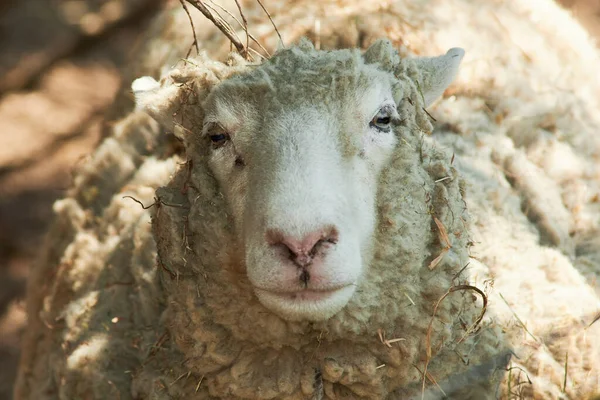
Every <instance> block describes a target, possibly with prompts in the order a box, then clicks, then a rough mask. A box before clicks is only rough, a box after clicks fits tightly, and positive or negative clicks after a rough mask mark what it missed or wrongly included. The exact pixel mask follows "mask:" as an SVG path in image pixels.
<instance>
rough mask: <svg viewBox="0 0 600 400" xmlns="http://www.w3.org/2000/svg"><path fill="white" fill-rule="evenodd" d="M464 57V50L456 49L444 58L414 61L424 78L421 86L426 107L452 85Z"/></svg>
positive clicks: (420, 58)
mask: <svg viewBox="0 0 600 400" xmlns="http://www.w3.org/2000/svg"><path fill="white" fill-rule="evenodd" d="M464 55H465V51H464V50H463V49H461V48H458V47H455V48H453V49H450V50H448V52H447V53H446V54H445V55H443V56H439V57H419V58H416V59H414V61H415V64H416V66H417V68H418V69H419V71H420V72H421V76H422V79H421V81H420V82H419V86H420V89H421V93H422V94H423V97H424V100H425V107H427V106H429V105H430V104H431V103H433V102H434V100H436V99H437V98H438V97H440V96H441V95H442V93H444V90H446V88H447V87H448V86H449V85H450V84H451V83H452V81H453V80H454V78H455V77H456V73H457V72H458V66H459V65H460V62H461V61H462V59H463V57H464Z"/></svg>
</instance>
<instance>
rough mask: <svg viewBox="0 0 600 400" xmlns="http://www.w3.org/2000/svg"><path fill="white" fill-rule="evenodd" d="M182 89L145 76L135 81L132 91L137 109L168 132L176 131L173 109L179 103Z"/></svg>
mask: <svg viewBox="0 0 600 400" xmlns="http://www.w3.org/2000/svg"><path fill="white" fill-rule="evenodd" d="M180 89H181V88H180V87H179V86H178V85H173V84H168V83H167V84H165V81H164V80H163V82H162V85H161V83H159V82H157V81H156V80H155V79H154V78H152V77H150V76H143V77H141V78H138V79H136V80H134V81H133V83H132V84H131V90H132V91H133V95H134V97H135V109H136V110H138V111H143V112H145V113H146V114H148V115H150V116H151V117H152V118H153V119H155V120H156V121H157V122H158V123H159V124H160V125H162V126H163V127H165V128H166V129H167V130H168V131H171V132H174V131H175V124H174V120H173V109H174V105H175V104H176V103H179V101H178V97H179V96H180Z"/></svg>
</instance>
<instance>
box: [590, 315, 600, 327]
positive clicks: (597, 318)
mask: <svg viewBox="0 0 600 400" xmlns="http://www.w3.org/2000/svg"><path fill="white" fill-rule="evenodd" d="M597 321H600V313H598V315H596V317H595V318H594V320H593V321H592V322H590V324H589V325H588V326H587V327H588V328H589V327H590V326H592V325H594V324H595V323H596V322H597Z"/></svg>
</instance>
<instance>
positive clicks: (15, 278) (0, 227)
mask: <svg viewBox="0 0 600 400" xmlns="http://www.w3.org/2000/svg"><path fill="white" fill-rule="evenodd" d="M166 1H170V2H177V1H178V0H0V400H9V399H11V397H12V396H11V392H12V384H13V380H14V378H15V374H16V368H17V362H18V359H19V338H20V335H21V332H22V331H23V329H24V327H25V324H26V315H25V306H24V301H23V299H24V294H25V287H26V279H27V274H28V269H29V266H30V264H31V262H32V261H33V260H34V259H35V257H36V254H37V251H38V249H39V248H40V247H41V244H42V241H43V234H44V231H45V229H46V227H47V226H48V223H49V222H50V221H51V218H52V203H53V202H54V201H55V200H56V199H58V198H60V197H62V194H63V193H64V191H65V189H66V188H67V187H68V186H69V184H70V181H71V171H72V170H73V168H76V166H77V163H78V162H79V161H80V160H82V159H83V158H84V157H85V156H86V154H88V153H89V152H90V151H91V149H93V148H94V146H95V145H96V143H98V141H99V140H100V138H101V136H102V130H103V126H104V124H105V123H110V117H107V118H106V111H107V109H108V108H109V107H110V106H111V105H112V102H113V99H114V97H115V95H116V93H117V91H118V90H119V88H120V87H121V84H124V85H127V86H128V85H129V84H130V82H123V76H125V73H124V71H125V70H126V68H127V65H128V62H129V61H130V57H131V50H132V49H133V48H135V46H136V43H138V42H139V41H140V40H141V36H142V34H143V32H144V30H145V28H146V27H147V26H148V23H149V21H150V20H151V19H152V17H153V16H154V15H156V13H158V12H159V11H160V9H161V7H162V6H163V5H164V4H165V3H166ZM561 4H562V5H563V6H564V7H567V8H569V9H571V12H572V13H573V15H575V17H577V18H578V19H579V20H580V22H581V23H582V24H583V25H584V26H585V27H586V28H587V29H588V30H589V32H590V33H591V34H592V35H593V36H594V37H595V38H596V40H597V41H599V40H600V0H561ZM274 17H275V18H276V16H274Z"/></svg>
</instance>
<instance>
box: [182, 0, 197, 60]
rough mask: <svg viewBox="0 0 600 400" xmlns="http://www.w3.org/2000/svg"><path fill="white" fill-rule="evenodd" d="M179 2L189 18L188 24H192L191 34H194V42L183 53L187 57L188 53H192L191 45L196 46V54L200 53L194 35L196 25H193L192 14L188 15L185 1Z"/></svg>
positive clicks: (188, 11)
mask: <svg viewBox="0 0 600 400" xmlns="http://www.w3.org/2000/svg"><path fill="white" fill-rule="evenodd" d="M179 2H180V3H181V6H182V7H183V9H184V10H185V13H186V14H187V16H188V19H189V20H190V25H191V26H192V35H193V36H194V43H192V45H191V46H190V49H189V50H188V52H187V54H186V55H185V58H188V57H189V56H190V54H191V53H192V47H194V46H195V47H196V54H200V48H199V47H198V37H197V36H196V27H194V20H193V19H192V16H191V15H190V10H188V8H187V6H186V5H185V1H183V0H179Z"/></svg>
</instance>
